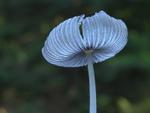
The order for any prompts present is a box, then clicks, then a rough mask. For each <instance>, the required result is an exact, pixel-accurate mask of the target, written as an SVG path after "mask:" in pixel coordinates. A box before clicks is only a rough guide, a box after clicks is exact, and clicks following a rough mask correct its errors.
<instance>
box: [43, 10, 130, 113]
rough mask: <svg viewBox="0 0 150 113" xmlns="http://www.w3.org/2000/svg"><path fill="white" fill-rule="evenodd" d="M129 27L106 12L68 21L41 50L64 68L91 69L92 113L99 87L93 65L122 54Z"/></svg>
mask: <svg viewBox="0 0 150 113" xmlns="http://www.w3.org/2000/svg"><path fill="white" fill-rule="evenodd" d="M127 35H128V31H127V27H126V25H125V23H124V22H123V21H122V20H120V19H115V18H113V17H111V16H109V15H108V14H106V13H105V12H104V11H100V12H98V13H95V15H93V16H91V17H85V16H84V15H81V16H75V17H73V18H69V19H67V20H65V21H64V22H62V23H60V24H59V25H58V26H56V27H55V28H54V29H53V30H52V31H51V32H50V33H49V36H48V37H47V40H46V41H45V44H44V47H43V48H42V54H43V57H44V58H45V59H46V60H47V61H48V62H49V63H51V64H54V65H57V66H62V67H80V66H87V67H88V75H89V91H90V105H89V106H90V113H96V109H97V108H96V87H95V74H94V68H93V64H94V63H98V62H102V61H105V60H107V59H109V58H111V57H113V56H115V55H116V54H117V53H118V52H120V51H121V50H122V49H123V48H124V47H125V45H126V43H127Z"/></svg>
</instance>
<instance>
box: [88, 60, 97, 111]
mask: <svg viewBox="0 0 150 113" xmlns="http://www.w3.org/2000/svg"><path fill="white" fill-rule="evenodd" d="M88 74H89V87H90V88H89V92H90V113H96V109H97V107H96V86H95V73H94V67H93V63H92V59H91V58H89V59H88Z"/></svg>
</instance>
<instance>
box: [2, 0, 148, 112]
mask: <svg viewBox="0 0 150 113" xmlns="http://www.w3.org/2000/svg"><path fill="white" fill-rule="evenodd" d="M100 10H104V11H106V12H107V13H108V14H110V15H111V16H113V17H116V18H121V19H122V20H124V21H125V23H126V24H127V26H128V30H129V36H128V44H127V46H126V47H125V49H124V50H123V51H121V52H120V53H119V54H118V55H117V56H116V57H114V58H112V59H109V60H107V61H105V62H102V63H99V64H95V65H94V66H95V71H96V83H97V104H98V113H150V1H149V0H128V1H127V0H124V1H123V0H0V113H88V105H89V99H88V95H89V92H88V76H87V69H86V67H82V68H61V67H57V66H54V65H51V64H48V63H47V62H46V61H45V60H44V58H43V57H42V55H41V48H42V47H43V44H44V41H45V40H46V37H47V35H48V33H49V32H50V30H52V28H53V27H55V26H56V25H57V24H59V23H60V22H62V21H63V20H65V19H67V18H70V17H73V16H76V15H80V14H86V15H87V16H89V15H93V14H94V13H95V12H98V11H100ZM100 111H101V112H100Z"/></svg>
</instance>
